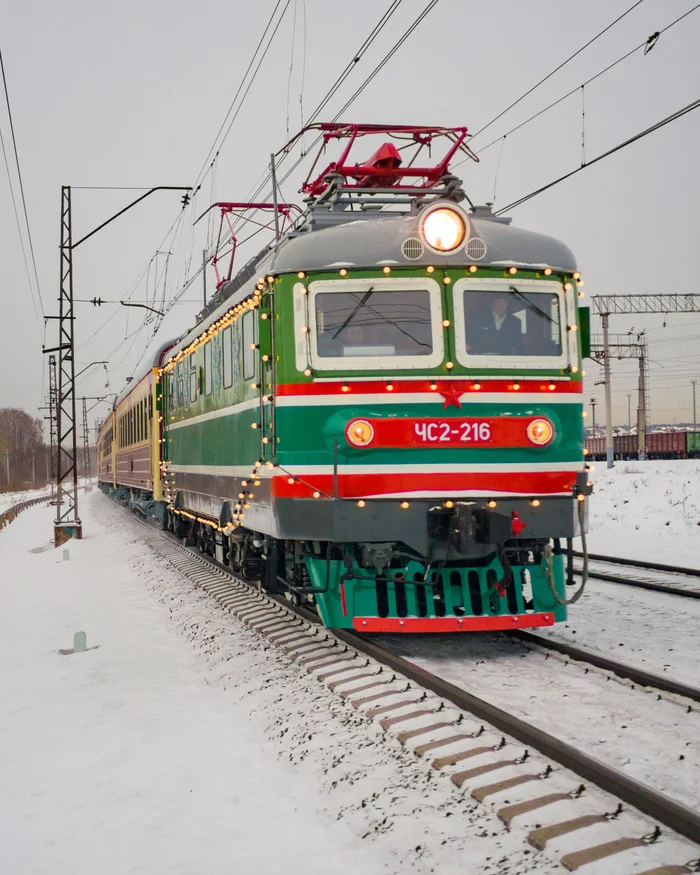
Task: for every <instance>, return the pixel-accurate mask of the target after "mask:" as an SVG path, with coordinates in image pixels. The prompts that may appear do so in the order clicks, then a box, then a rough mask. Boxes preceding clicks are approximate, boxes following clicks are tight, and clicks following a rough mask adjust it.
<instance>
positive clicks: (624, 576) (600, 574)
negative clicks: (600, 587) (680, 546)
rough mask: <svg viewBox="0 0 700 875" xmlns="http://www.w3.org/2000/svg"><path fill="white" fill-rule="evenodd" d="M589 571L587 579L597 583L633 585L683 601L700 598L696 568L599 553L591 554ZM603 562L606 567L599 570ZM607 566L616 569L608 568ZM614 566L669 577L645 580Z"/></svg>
mask: <svg viewBox="0 0 700 875" xmlns="http://www.w3.org/2000/svg"><path fill="white" fill-rule="evenodd" d="M573 555H574V557H576V558H582V555H583V554H581V553H578V552H574V554H573ZM588 559H589V569H588V576H589V577H590V578H593V579H595V580H605V581H608V582H610V583H619V584H622V585H623V586H634V587H637V588H639V589H647V590H652V591H654V592H664V593H667V594H668V595H677V596H682V597H683V598H690V599H700V571H698V570H697V569H694V568H682V567H676V566H673V565H662V564H661V563H658V562H642V561H640V560H635V559H618V558H615V557H613V556H602V555H600V554H595V553H589V555H588ZM598 563H600V564H601V565H603V567H602V568H601V567H596V566H597V564H598ZM605 566H613V568H612V569H611V568H606V567H605ZM615 566H620V567H621V568H622V567H625V568H631V569H640V570H641V569H644V570H646V571H655V572H659V573H663V574H666V575H668V577H667V578H666V579H665V580H664V579H659V577H658V575H657V576H656V577H645V576H643V575H640V574H638V573H635V572H632V574H631V575H630V573H629V572H627V573H625V572H623V571H620V572H618V571H616V570H614V568H615ZM575 571H576V572H578V573H580V571H581V569H580V568H575Z"/></svg>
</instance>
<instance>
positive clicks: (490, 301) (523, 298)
mask: <svg viewBox="0 0 700 875" xmlns="http://www.w3.org/2000/svg"><path fill="white" fill-rule="evenodd" d="M458 294H461V295H462V296H463V297H462V303H463V307H464V339H465V348H466V352H467V354H468V355H469V356H525V357H527V356H533V357H534V356H537V357H542V356H551V357H558V356H561V354H562V341H561V322H560V315H559V309H560V302H559V297H558V296H557V295H556V294H552V293H551V292H545V291H541V292H524V291H522V292H521V291H520V290H519V289H517V288H516V287H515V286H511V287H510V289H509V290H508V291H474V290H470V289H466V290H464V291H462V292H458Z"/></svg>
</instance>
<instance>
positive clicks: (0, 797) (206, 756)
mask: <svg viewBox="0 0 700 875" xmlns="http://www.w3.org/2000/svg"><path fill="white" fill-rule="evenodd" d="M596 467H597V471H596V472H595V483H596V493H595V494H594V496H593V499H592V515H593V519H592V528H594V530H595V534H593V535H592V536H591V545H590V548H591V550H594V551H597V552H606V553H607V552H612V553H614V554H615V555H622V556H624V555H628V556H632V557H640V556H641V557H642V558H643V556H644V555H647V556H648V557H649V558H658V559H660V560H661V561H664V562H668V563H669V564H674V563H683V564H691V563H692V562H693V557H695V556H698V555H699V554H700V551H698V550H697V547H698V546H700V540H699V539H700V526H698V525H697V522H698V521H700V511H699V510H698V508H699V507H700V503H698V502H696V500H695V498H694V494H693V491H692V490H693V481H694V479H697V475H698V473H700V471H699V470H698V469H699V467H700V463H695V462H667V463H665V462H650V463H622V464H619V465H618V466H617V467H616V468H615V469H613V470H612V471H610V472H608V471H606V470H605V469H604V466H603V465H597V466H596ZM22 497H24V496H22ZM5 498H6V496H1V497H0V500H4V499H5ZM17 500H21V499H20V498H17V497H15V496H13V497H12V500H10V501H9V503H10V504H11V503H14V501H17ZM625 500H626V501H627V503H625ZM54 514H55V509H54V508H49V507H44V506H41V505H39V506H37V507H36V508H32V509H30V510H28V511H27V512H26V513H24V514H22V515H21V516H20V517H19V518H18V519H17V520H16V521H15V522H14V523H12V525H11V526H9V527H8V528H7V529H5V530H4V531H3V532H0V569H1V572H0V597H1V598H2V605H3V609H2V615H1V616H2V633H1V634H0V702H2V706H1V711H0V810H1V811H2V812H3V816H2V819H1V821H0V822H1V823H2V826H1V827H0V872H3V873H4V872H13V873H17V875H49V873H50V875H64V873H66V875H67V873H69V872H73V871H74V870H75V868H76V865H78V864H79V865H80V867H81V868H85V869H90V870H94V871H98V872H100V873H101V875H124V873H129V875H130V873H139V875H140V873H144V875H146V873H148V875H153V873H156V875H160V873H168V875H171V873H174V875H200V873H202V872H206V873H207V875H219V873H221V875H223V873H226V875H228V873H229V872H236V873H241V875H247V873H255V875H268V873H270V875H276V873H284V875H290V873H291V875H294V873H297V872H298V873H301V872H304V873H305V875H316V873H319V875H320V873H321V872H323V875H328V872H329V871H332V872H333V873H334V875H336V873H337V875H344V873H346V872H347V873H350V872H355V871H362V872H363V873H366V875H374V873H380V872H381V873H384V875H391V873H397V875H398V873H408V872H410V873H419V875H422V873H428V872H439V873H440V875H452V873H457V872H459V873H462V875H472V873H475V875H476V873H479V875H481V873H483V875H488V873H492V875H496V873H506V872H508V873H511V875H516V873H517V875H521V873H522V875H525V873H529V872H537V873H541V875H548V873H550V872H551V873H554V872H558V871H561V869H560V867H559V865H558V863H557V862H556V860H555V859H554V857H553V856H547V854H545V855H542V854H537V855H534V854H533V852H532V851H531V850H529V849H528V848H527V847H526V846H525V845H524V843H523V840H522V834H520V835H518V831H517V830H513V831H510V832H508V831H505V830H504V829H503V826H502V824H500V823H499V821H498V820H497V818H496V817H495V815H494V810H493V808H491V807H489V806H483V805H478V804H475V803H474V802H473V801H472V800H471V799H469V798H468V797H462V796H460V795H459V794H456V793H455V790H454V787H453V786H452V785H451V784H450V782H449V781H448V780H447V779H446V778H445V776H442V775H438V776H436V777H433V778H432V779H431V772H430V771H429V770H428V771H426V768H425V764H424V763H422V762H419V761H416V760H415V758H414V757H413V755H412V754H410V753H409V752H408V751H405V750H403V749H402V748H401V747H400V746H399V745H398V744H397V743H396V742H395V741H394V740H392V739H391V738H388V737H387V736H386V735H385V734H384V733H382V732H381V731H380V730H379V729H378V728H377V727H376V726H374V725H368V724H367V722H366V720H365V718H363V717H362V716H361V715H360V714H358V713H356V712H355V711H354V710H353V709H352V708H350V707H349V706H348V705H347V704H346V703H343V702H340V701H338V699H337V697H334V696H332V695H331V694H330V693H329V692H328V691H327V690H326V689H325V688H323V687H321V686H320V685H319V684H318V683H317V682H316V681H315V680H314V679H313V678H307V677H306V676H304V675H303V674H300V672H299V670H298V668H297V667H296V666H295V665H292V664H290V663H289V662H288V661H287V660H286V658H285V657H283V656H281V655H280V653H279V652H278V651H277V650H276V649H275V648H274V647H272V646H271V645H270V644H269V643H268V642H267V641H266V640H264V639H261V638H260V636H258V635H256V634H255V633H254V632H252V631H251V630H248V629H246V628H243V627H241V626H240V624H238V623H237V621H235V620H234V619H233V618H231V617H230V616H229V615H228V614H226V613H224V612H223V611H222V610H221V608H220V607H219V606H218V605H217V604H216V603H213V602H212V600H211V599H210V598H209V597H207V596H206V595H204V594H203V593H202V592H201V591H199V590H197V589H195V588H194V587H193V585H192V584H191V583H189V582H188V581H186V580H184V579H183V578H181V577H180V576H179V575H178V574H174V573H173V572H172V571H171V570H167V569H165V568H163V567H162V565H161V564H159V562H158V560H157V559H156V557H155V556H154V555H153V554H152V553H151V551H150V550H148V548H146V547H145V546H144V543H143V537H144V530H143V528H142V527H141V526H139V524H137V523H136V522H134V521H133V520H132V519H131V518H130V517H129V516H128V515H127V514H125V513H124V511H123V510H122V509H121V508H119V507H117V506H115V505H113V504H112V503H111V502H109V501H108V500H107V499H106V498H104V496H102V495H101V494H100V493H96V492H94V493H91V494H89V495H86V496H85V497H82V493H81V516H82V517H83V522H84V531H85V538H84V540H83V541H81V542H70V543H69V544H68V545H67V549H68V550H69V555H70V559H69V561H67V562H64V561H62V550H54V549H53V547H52V545H51V543H50V538H51V536H52V522H53V516H54ZM694 516H697V519H694ZM662 518H663V520H662ZM666 521H668V523H669V525H668V526H665V522H666ZM660 532H661V534H660ZM671 545H672V546H671ZM644 549H646V551H647V552H646V554H644V553H643V550H644ZM666 551H671V552H666ZM693 564H698V566H699V567H700V560H699V559H697V558H696V559H694V563H693ZM620 593H623V595H622V596H621V595H620ZM670 599H672V597H670V596H666V595H663V594H657V593H646V592H641V591H639V590H633V591H628V590H624V589H623V588H621V587H617V586H616V585H615V584H605V583H600V582H597V581H596V582H591V584H590V591H589V593H588V594H587V595H586V597H585V598H584V599H583V601H582V602H581V603H580V604H579V605H577V606H575V608H574V609H573V610H572V613H571V617H572V619H571V621H570V623H568V624H567V625H566V626H560V627H558V628H557V629H556V630H552V632H551V633H550V634H560V635H563V636H565V637H571V639H572V640H574V641H578V643H580V644H582V645H584V646H587V647H591V646H594V647H598V648H599V649H601V650H607V651H614V650H616V649H617V653H616V654H615V655H617V656H621V655H622V654H624V656H622V658H624V659H628V658H630V656H631V657H632V658H633V659H634V660H638V661H640V662H641V663H642V664H644V665H645V666H646V667H648V668H650V669H653V670H655V671H661V672H663V671H665V672H666V673H668V674H673V675H674V676H681V677H683V679H685V680H687V681H689V682H691V683H693V682H696V681H697V678H696V677H695V676H694V666H696V665H697V663H698V658H699V657H700V640H699V638H700V633H699V632H698V622H697V620H698V612H697V611H696V610H694V609H695V608H697V607H698V605H697V603H693V606H692V609H691V608H688V609H687V610H686V607H687V606H686V605H685V602H683V606H682V610H681V611H679V610H678V608H677V607H676V605H677V604H678V603H679V602H680V600H679V599H677V598H676V599H673V607H671V605H672V602H671V601H670ZM621 600H622V602H621ZM621 603H622V605H623V608H621ZM679 624H680V625H679ZM78 629H84V630H85V632H86V633H87V636H88V646H89V647H93V648H95V649H91V650H89V651H88V652H86V653H82V654H72V655H61V654H60V653H59V650H60V649H62V648H70V647H71V645H72V635H73V633H74V632H75V631H77V630H78ZM403 640H404V642H406V641H407V639H403ZM411 640H412V641H415V642H416V643H417V641H418V639H411ZM451 640H453V639H447V638H446V639H443V641H442V642H440V643H439V644H438V651H437V661H438V663H439V664H440V666H441V668H442V669H444V671H442V672H441V673H442V674H444V675H445V676H446V677H449V678H451V679H452V680H453V681H455V682H459V676H460V674H461V676H462V678H464V677H465V676H467V680H468V684H467V683H466V682H465V685H467V686H468V687H469V689H470V690H472V691H474V692H477V693H479V692H481V693H482V694H484V695H485V696H487V697H488V696H490V697H491V698H492V700H493V701H495V702H496V703H497V704H501V705H502V706H504V707H507V708H509V709H512V708H513V707H514V706H518V707H520V708H521V710H522V713H523V714H524V715H525V716H530V717H531V718H532V719H534V720H541V721H542V725H543V726H544V728H545V729H547V730H548V731H550V732H554V733H556V734H560V735H562V736H563V737H567V738H569V739H570V740H571V741H573V742H574V743H579V742H580V741H581V740H582V739H584V738H588V739H589V740H590V743H591V747H592V752H594V753H596V754H597V755H598V756H601V757H602V758H604V759H605V758H607V759H609V761H611V762H612V763H614V764H615V765H617V766H618V767H624V768H626V769H628V770H629V771H630V773H632V774H635V775H637V776H638V777H641V778H650V779H652V780H653V781H654V782H655V783H657V786H660V787H662V788H663V789H665V790H666V791H667V792H669V793H675V794H676V795H677V796H678V797H679V798H683V799H684V801H686V802H690V801H691V800H693V799H696V801H697V800H698V799H700V797H698V796H697V787H698V786H700V781H698V780H697V770H698V769H699V768H700V765H699V760H700V756H699V752H698V745H697V738H698V737H699V736H700V733H699V732H698V728H699V727H698V723H697V721H698V717H697V715H696V714H695V713H691V714H686V713H684V709H683V708H680V707H679V706H678V705H677V704H674V703H673V702H672V701H670V700H668V699H663V700H662V701H661V702H656V697H655V696H651V695H649V694H645V693H642V692H640V691H634V690H631V689H629V687H628V686H626V684H625V682H619V681H617V680H611V681H610V682H609V683H608V684H607V686H608V687H609V688H610V689H611V691H613V692H611V694H610V695H608V694H606V693H605V692H604V691H603V690H602V689H601V685H600V682H599V680H596V677H598V674H597V673H593V672H591V673H590V674H588V675H586V674H585V673H584V671H583V669H581V668H580V667H576V666H575V665H570V666H564V664H563V662H562V661H561V660H558V659H557V658H552V659H549V660H547V661H546V662H545V660H544V659H543V657H541V655H539V654H530V655H527V653H526V651H525V649H524V648H522V646H521V645H519V644H517V643H515V642H510V644H509V645H508V646H507V647H506V648H502V649H501V650H500V652H496V651H495V650H493V648H492V649H490V650H489V647H491V645H488V643H487V642H486V637H485V636H478V637H476V636H475V637H474V638H473V639H470V640H469V641H467V640H466V639H465V638H462V639H460V640H461V643H460V644H459V645H458V647H457V649H456V645H451V644H450V641H451ZM620 644H622V645H623V646H622V648H620ZM412 646H413V645H411V647H412ZM459 648H462V649H464V648H467V649H469V648H471V653H470V654H465V653H464V652H461V651H460V649H459ZM408 649H409V650H410V648H408ZM441 651H444V652H441ZM526 662H529V663H530V665H531V669H528V672H529V674H528V678H527V682H524V681H523V676H522V666H523V665H524V664H525V663H526ZM465 672H466V675H465ZM567 684H568V686H567ZM557 693H558V695H557ZM572 717H573V718H575V719H572ZM693 739H695V740H694V741H693ZM681 757H683V759H681ZM683 762H685V763H686V764H687V765H685V766H684V765H683ZM662 850H663V849H662ZM610 865H612V868H607V866H606V867H602V868H596V875H598V873H599V872H606V873H617V872H618V871H619V870H617V869H616V868H615V863H614V862H613V861H611V863H610ZM591 871H592V870H591Z"/></svg>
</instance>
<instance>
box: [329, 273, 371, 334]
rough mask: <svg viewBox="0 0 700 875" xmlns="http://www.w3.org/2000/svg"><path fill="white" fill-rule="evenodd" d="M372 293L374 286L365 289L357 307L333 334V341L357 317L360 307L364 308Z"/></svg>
mask: <svg viewBox="0 0 700 875" xmlns="http://www.w3.org/2000/svg"><path fill="white" fill-rule="evenodd" d="M373 291H374V286H370V287H369V288H368V289H367V291H366V292H365V294H364V295H363V297H362V298H361V299H360V301H359V303H358V304H357V306H356V307H355V309H354V310H353V311H352V313H351V314H350V315H349V316H348V318H347V319H346V320H345V322H343V324H342V325H341V326H340V328H339V329H338V330H337V331H336V332H335V334H334V335H333V340H335V339H336V337H337V336H338V335H339V334H340V332H341V331H342V330H343V329H344V328H347V327H348V325H349V324H350V323H351V322H352V320H353V319H354V318H355V316H356V315H357V313H358V311H359V310H360V309H362V307H364V305H365V304H366V302H367V300H368V299H369V296H370V295H371V294H372V292H373Z"/></svg>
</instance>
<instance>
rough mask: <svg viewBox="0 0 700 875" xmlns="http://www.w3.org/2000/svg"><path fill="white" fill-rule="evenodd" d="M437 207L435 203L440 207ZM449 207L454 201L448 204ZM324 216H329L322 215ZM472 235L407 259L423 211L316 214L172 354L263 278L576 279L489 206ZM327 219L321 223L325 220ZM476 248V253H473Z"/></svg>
mask: <svg viewBox="0 0 700 875" xmlns="http://www.w3.org/2000/svg"><path fill="white" fill-rule="evenodd" d="M438 203H441V202H438V201H431V202H430V207H431V208H433V207H435V206H436V205H437V204H438ZM444 203H445V205H446V206H454V202H451V201H445V202H444ZM319 212H321V213H322V215H318V213H319ZM467 217H468V220H469V225H470V229H469V231H470V233H469V236H468V239H467V241H466V243H465V244H464V245H463V246H461V247H460V248H459V249H457V250H455V251H454V252H451V253H449V254H445V255H438V254H436V253H434V252H432V251H431V250H430V249H428V248H427V247H425V246H422V244H421V247H422V253H421V254H420V255H418V257H414V258H407V257H406V256H405V255H404V252H403V248H402V247H403V244H404V242H405V241H406V240H408V239H409V238H414V239H415V240H417V241H420V219H421V211H412V212H408V213H400V214H398V215H397V213H388V212H378V211H357V212H334V211H331V210H328V211H327V212H325V211H319V210H318V209H317V210H316V215H315V216H314V219H315V221H314V222H309V221H307V222H306V223H305V224H304V225H302V226H301V227H300V228H299V229H297V230H294V231H292V232H291V233H289V234H288V235H286V236H285V237H284V238H283V239H282V240H281V241H280V243H279V245H278V246H277V248H276V249H275V247H274V245H271V246H270V247H268V248H267V249H264V250H263V251H262V252H261V253H259V254H258V255H257V256H256V257H255V258H254V259H251V261H249V262H248V263H247V264H246V265H245V266H244V267H243V268H242V269H241V270H240V271H239V273H238V274H237V275H236V276H235V277H234V278H233V279H232V280H231V281H230V282H228V283H224V284H223V285H222V286H221V288H220V289H219V290H218V291H217V293H216V294H215V295H214V296H213V298H212V299H211V301H210V302H209V304H208V305H207V306H206V307H205V309H204V310H203V311H202V313H201V314H200V320H199V321H198V323H197V325H195V326H194V327H193V328H192V329H191V331H190V332H188V334H187V335H185V336H184V337H183V338H182V339H181V342H180V343H178V345H177V346H176V347H175V349H174V350H173V351H174V352H176V351H177V349H179V348H180V347H181V346H186V345H187V344H188V343H189V342H190V341H192V340H193V339H194V338H195V337H197V336H198V335H199V334H200V333H201V332H202V331H203V330H204V329H205V328H206V327H207V326H208V325H209V324H210V323H212V322H215V321H216V319H218V317H219V315H220V314H221V312H223V311H224V310H226V309H228V308H229V307H231V306H232V305H233V304H235V303H237V302H238V301H240V300H242V299H244V298H246V297H247V296H248V295H250V294H252V292H253V290H254V289H255V286H256V284H257V281H258V279H259V278H260V277H262V276H265V275H267V274H270V273H272V274H275V273H287V272H297V271H317V270H338V269H339V268H341V267H347V268H352V267H355V268H371V267H376V266H380V265H381V266H383V265H389V266H395V267H419V266H421V265H426V266H427V265H430V264H432V265H434V266H435V267H440V266H441V265H444V266H449V265H459V266H464V265H467V264H477V265H479V266H484V267H501V266H516V267H520V268H530V269H536V270H541V269H544V268H545V267H551V268H552V270H556V271H564V272H567V273H571V272H572V271H574V270H576V260H575V258H574V255H573V253H572V251H571V250H570V249H569V247H568V246H565V245H564V244H563V243H561V242H560V241H559V240H556V239H555V238H554V237H549V236H547V235H546V234H539V233H537V232H535V231H526V230H524V229H522V228H514V227H513V226H512V225H511V224H510V220H508V219H499V218H496V217H495V216H493V215H492V214H491V212H490V211H489V210H488V208H486V207H477V208H476V209H475V210H474V211H473V212H472V213H470V214H467ZM319 219H320V221H319ZM470 247H471V248H470Z"/></svg>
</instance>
